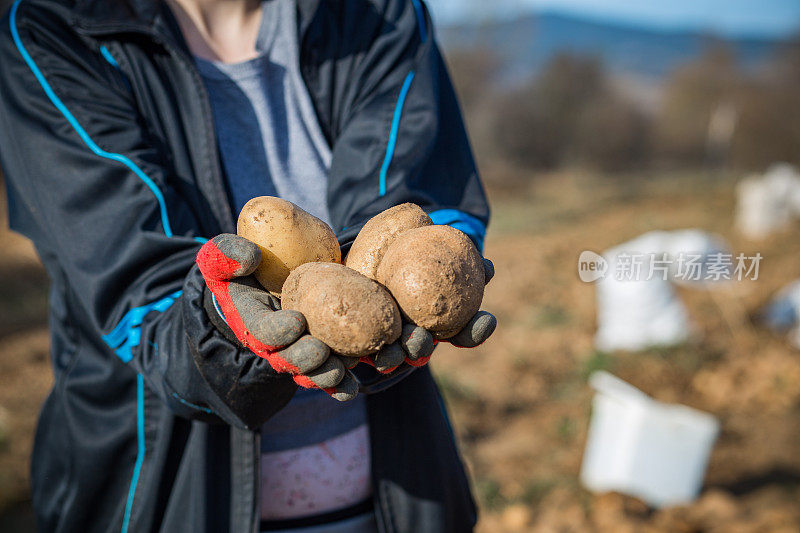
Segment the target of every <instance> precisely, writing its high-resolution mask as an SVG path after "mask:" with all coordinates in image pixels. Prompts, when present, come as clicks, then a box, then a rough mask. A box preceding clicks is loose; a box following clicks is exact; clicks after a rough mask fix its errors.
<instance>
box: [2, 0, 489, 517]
mask: <svg viewBox="0 0 800 533" xmlns="http://www.w3.org/2000/svg"><path fill="white" fill-rule="evenodd" d="M0 95H2V99H0V165H2V168H3V171H4V174H5V179H6V187H7V193H8V202H9V218H10V225H11V227H12V229H14V230H16V231H18V232H20V233H22V234H24V235H26V236H27V237H29V238H30V239H31V240H32V241H33V243H34V244H35V246H36V249H37V252H38V254H39V256H40V257H41V259H42V262H43V264H44V265H45V268H46V269H47V272H48V275H49V277H50V280H51V289H50V297H49V300H50V325H51V337H52V338H51V359H52V366H53V372H54V375H55V383H54V386H53V389H52V391H51V393H50V395H49V397H48V398H47V400H46V402H45V405H44V407H43V409H42V413H41V417H40V420H39V423H38V427H37V432H36V438H35V444H34V450H33V458H32V494H33V505H34V509H35V514H36V518H37V523H38V527H39V529H40V530H41V531H48V532H51V531H54V532H65V531H82V532H83V531H122V532H127V531H156V530H157V531H168V532H176V531H192V532H204V531H207V532H220V531H231V532H244V531H258V530H262V531H268V530H270V531H295V532H311V531H314V532H329V533H330V532H367V531H382V532H412V531H413V532H439V531H468V530H471V529H472V527H473V526H474V524H475V522H476V509H475V505H474V502H473V499H472V496H471V493H470V489H469V484H468V481H467V476H466V474H465V470H464V467H463V465H462V462H461V460H460V458H459V453H458V450H457V447H456V443H455V440H454V436H453V433H452V430H451V428H450V424H449V422H448V418H447V413H446V410H445V407H444V404H443V402H442V398H441V395H440V394H439V391H438V390H437V387H436V384H435V382H434V380H433V378H432V376H431V373H430V371H429V369H428V367H427V366H425V364H424V363H426V362H427V359H428V358H429V357H430V355H431V351H432V349H433V345H434V342H433V338H432V336H431V335H430V333H429V332H426V331H424V330H421V328H416V327H414V326H413V325H409V324H406V325H405V326H404V334H403V335H402V336H401V339H400V340H399V341H398V342H397V343H394V344H392V345H390V346H389V347H386V348H384V349H383V350H382V351H381V352H379V353H378V354H376V355H375V356H374V357H372V358H370V359H368V360H366V361H364V362H362V363H359V364H358V365H356V366H355V367H354V368H352V369H347V368H345V366H352V365H349V364H348V365H345V364H344V362H343V360H342V359H340V358H339V357H338V356H337V355H336V354H332V353H331V352H330V350H329V349H328V348H327V347H326V346H325V345H324V344H322V343H321V342H320V341H318V340H317V339H315V338H313V337H312V336H310V335H309V334H307V332H304V331H303V330H304V327H301V326H304V325H305V323H304V320H303V318H302V315H301V316H299V317H298V316H297V315H296V314H294V315H293V314H292V312H290V311H281V310H280V302H279V301H278V300H276V299H275V298H273V297H270V296H269V295H268V294H267V293H265V292H264V291H263V290H261V289H260V288H259V287H258V286H257V285H256V284H255V283H254V282H253V281H252V279H251V277H250V276H249V274H250V273H251V272H252V270H253V268H254V266H255V264H256V263H257V262H258V260H259V253H258V249H257V247H255V249H254V247H253V245H252V244H251V243H249V242H248V241H244V240H243V239H241V238H239V237H237V236H235V235H234V233H235V215H236V213H237V212H238V210H239V209H240V208H241V207H242V205H243V204H244V203H245V202H246V201H247V200H248V199H250V198H253V197H255V196H260V195H273V196H280V197H282V198H284V199H287V200H289V201H292V202H294V203H296V204H298V205H299V206H300V207H302V208H304V209H306V210H308V211H309V212H310V213H312V214H314V215H315V216H317V217H319V218H321V219H323V220H325V221H326V222H328V223H329V224H330V225H331V227H332V228H333V229H334V231H335V232H336V235H337V238H338V239H339V241H340V243H341V245H342V248H343V251H345V252H346V251H347V249H348V247H349V245H350V243H351V242H352V241H353V239H354V238H355V236H356V235H357V233H358V231H359V229H360V228H361V226H362V225H363V224H364V223H365V222H366V220H368V219H369V218H370V217H372V216H374V215H375V214H377V213H380V212H381V211H383V210H385V209H387V208H389V207H391V206H395V205H398V204H401V203H404V202H414V203H416V204H418V205H420V206H422V207H423V208H424V209H425V211H426V212H428V213H429V215H430V217H431V219H432V220H433V221H434V222H435V223H437V224H449V225H452V226H454V227H456V228H458V229H461V230H462V231H464V232H465V233H467V234H468V235H469V236H470V237H471V238H472V239H473V240H474V241H475V243H476V245H478V246H479V247H480V246H481V245H482V241H483V238H484V235H485V228H486V224H487V222H488V218H489V208H488V205H487V201H486V198H485V195H484V192H483V188H482V185H481V182H480V179H479V176H478V173H477V171H476V168H475V163H474V161H473V157H472V154H471V151H470V147H469V143H468V140H467V135H466V133H465V130H464V126H463V122H462V119H461V116H460V112H459V107H458V103H457V100H456V97H455V95H454V91H453V88H452V85H451V82H450V80H449V78H448V74H447V72H446V68H445V64H444V62H443V59H442V56H441V54H440V52H439V50H438V47H437V45H436V42H435V39H434V36H433V30H432V27H431V20H430V16H429V14H428V11H427V9H426V7H425V5H424V4H423V3H422V2H421V0H336V1H334V0H329V1H326V0H263V1H261V0H169V1H167V2H160V1H158V0H113V1H112V0H105V1H100V0H78V1H76V2H72V1H69V0H16V1H15V2H14V3H13V5H12V6H11V8H10V10H9V11H8V13H7V14H6V15H5V17H4V18H3V21H2V28H0ZM486 269H487V270H486V274H487V275H486V279H487V281H488V279H489V278H490V277H491V273H492V267H491V263H489V262H487V263H486ZM287 317H288V318H289V319H291V320H287ZM290 323H292V324H290ZM298 324H299V325H298ZM494 326H495V320H494V317H492V316H491V315H488V314H486V313H484V312H480V313H478V314H477V315H476V316H475V317H474V319H473V320H472V321H470V323H469V324H468V325H467V327H466V328H465V329H464V330H463V331H462V332H461V333H459V334H458V335H457V336H456V337H455V338H454V339H455V340H454V341H453V343H454V344H456V345H460V346H464V347H470V346H474V345H477V344H479V343H480V342H482V341H484V340H485V339H486V338H487V337H488V336H489V335H490V334H491V333H492V331H493V330H494ZM367 363H369V364H367ZM298 384H299V385H300V387H298ZM331 396H333V398H331ZM334 398H336V399H339V400H349V401H341V402H337V401H335V399H334Z"/></svg>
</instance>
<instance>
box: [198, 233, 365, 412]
mask: <svg viewBox="0 0 800 533" xmlns="http://www.w3.org/2000/svg"><path fill="white" fill-rule="evenodd" d="M260 262H261V250H260V249H259V247H258V246H257V245H256V244H254V243H252V242H250V241H248V240H247V239H245V238H243V237H239V236H237V235H233V234H230V233H224V234H222V235H218V236H216V237H214V238H213V239H212V240H210V241H208V242H206V243H205V244H204V245H203V247H202V248H200V251H199V252H198V253H197V265H198V266H199V268H200V272H201V273H202V274H203V278H204V279H205V282H206V285H207V286H208V288H209V290H210V291H211V293H212V294H213V295H214V300H215V306H218V307H217V311H219V313H218V314H219V316H220V317H221V318H222V319H223V320H224V323H222V324H219V323H218V322H219V321H215V320H212V322H215V325H217V327H218V329H221V330H223V333H225V331H224V329H223V328H224V327H225V326H227V327H228V328H230V330H231V332H232V333H233V335H234V336H235V337H236V339H237V340H238V341H239V343H241V345H242V346H244V347H246V348H248V349H249V350H250V351H252V352H253V353H254V354H256V355H257V356H259V357H261V358H263V359H266V360H267V362H268V363H269V364H270V366H271V367H272V368H273V369H274V370H275V371H276V372H281V373H289V374H291V375H292V377H293V379H294V381H295V383H297V384H298V385H300V386H301V387H305V388H318V389H322V390H324V391H325V392H327V393H328V394H330V395H331V396H333V397H334V398H336V399H337V400H342V401H343V400H349V399H352V398H353V397H355V395H356V393H357V392H358V390H357V389H358V385H357V383H356V381H355V379H354V378H353V376H352V375H351V374H350V373H349V372H347V370H346V369H345V367H344V364H343V363H342V360H341V359H340V358H339V357H337V356H336V355H334V354H331V352H330V349H329V348H328V346H327V345H325V344H324V343H323V342H322V341H320V340H319V339H317V338H315V337H312V336H311V335H308V334H306V335H304V334H303V333H304V332H305V330H306V319H305V317H304V316H303V315H302V314H301V313H299V312H297V311H289V310H281V308H280V302H279V301H278V299H277V298H275V297H274V296H272V295H271V294H269V293H268V292H266V291H265V290H263V289H262V288H261V287H260V285H259V284H258V282H257V281H256V280H255V278H254V277H253V276H251V275H250V274H252V273H253V272H254V271H255V269H256V267H257V266H258V264H259V263H260ZM209 316H213V310H212V311H210V312H209Z"/></svg>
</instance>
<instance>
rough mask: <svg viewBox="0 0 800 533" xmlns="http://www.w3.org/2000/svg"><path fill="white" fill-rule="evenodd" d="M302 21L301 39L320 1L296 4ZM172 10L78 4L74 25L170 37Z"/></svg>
mask: <svg viewBox="0 0 800 533" xmlns="http://www.w3.org/2000/svg"><path fill="white" fill-rule="evenodd" d="M296 3H297V8H298V15H299V17H300V35H305V31H306V29H307V28H308V26H309V25H310V23H311V21H312V19H313V18H314V15H315V14H316V11H317V9H318V8H319V4H320V2H319V0H296ZM167 10H168V8H167V6H166V5H164V0H76V1H75V6H74V7H73V9H72V13H73V20H72V23H73V25H74V26H75V27H76V28H78V29H79V30H81V31H82V32H83V33H88V34H92V35H96V34H104V33H116V32H124V31H143V32H147V33H151V34H152V33H158V32H159V30H161V31H162V32H164V31H166V32H167V33H169V26H170V24H169V22H167V21H166V20H165V19H168V18H170V15H166V16H165V11H167Z"/></svg>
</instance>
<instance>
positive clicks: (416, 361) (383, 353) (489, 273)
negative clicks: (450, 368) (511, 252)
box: [356, 258, 497, 391]
mask: <svg viewBox="0 0 800 533" xmlns="http://www.w3.org/2000/svg"><path fill="white" fill-rule="evenodd" d="M483 272H484V278H485V283H486V284H488V283H489V281H490V280H491V279H492V278H493V277H494V264H492V262H491V261H489V260H488V259H485V258H484V259H483ZM496 327H497V319H496V318H495V317H494V315H492V314H491V313H489V312H486V311H478V312H477V313H475V316H473V317H472V318H471V319H470V321H469V322H468V323H467V325H466V326H464V328H463V329H462V330H461V331H459V332H458V333H456V334H455V335H454V336H452V337H450V338H449V339H446V340H445V341H444V342H449V343H450V344H452V345H453V346H458V347H459V348H474V347H475V346H478V345H479V344H482V343H483V342H484V341H486V339H488V338H489V336H491V334H492V333H494V330H495V328H496ZM438 342H439V341H438V340H437V339H436V338H435V336H434V334H432V333H431V332H430V331H428V330H426V329H425V328H422V327H420V326H416V325H414V324H412V323H410V322H405V321H404V322H403V331H402V333H401V334H400V338H399V339H397V340H396V341H395V342H393V343H392V344H388V345H386V346H384V347H383V348H382V349H381V350H380V351H379V352H378V353H377V354H375V355H371V356H367V357H362V358H361V359H360V362H363V363H367V364H368V365H370V366H372V367H374V368H375V370H377V371H378V372H379V373H381V374H389V373H391V372H393V371H395V370H397V369H398V368H400V367H401V365H403V366H404V364H405V365H408V366H409V367H412V368H406V369H405V370H406V371H410V370H412V369H413V367H420V366H424V365H426V364H428V361H430V359H431V355H432V354H433V350H434V348H435V347H436V344H437V343H438ZM356 378H357V379H358V380H359V382H360V385H361V389H362V391H363V389H364V388H365V387H370V385H372V384H370V383H367V382H368V381H370V380H369V379H368V378H367V376H365V374H364V373H363V372H356Z"/></svg>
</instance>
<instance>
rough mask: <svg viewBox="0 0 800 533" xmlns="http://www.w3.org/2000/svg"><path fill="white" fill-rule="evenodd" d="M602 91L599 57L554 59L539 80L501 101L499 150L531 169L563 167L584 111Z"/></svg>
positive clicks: (497, 117) (497, 124) (497, 123)
mask: <svg viewBox="0 0 800 533" xmlns="http://www.w3.org/2000/svg"><path fill="white" fill-rule="evenodd" d="M603 87H604V78H603V74H602V69H601V66H600V61H599V60H597V59H596V58H587V57H578V56H573V55H569V54H560V55H557V56H555V57H554V58H553V59H552V60H551V61H550V62H549V63H548V65H547V66H546V67H545V69H544V71H543V72H542V73H541V75H540V76H538V77H537V78H535V79H533V80H531V81H530V82H529V83H526V84H524V85H523V86H522V87H520V88H518V89H515V90H512V91H510V92H508V93H506V94H505V95H503V96H502V97H501V98H500V99H499V101H498V104H497V111H496V114H495V126H494V132H495V142H496V144H497V150H498V152H499V153H501V154H504V155H505V156H507V157H509V158H511V159H512V160H514V161H515V162H517V163H519V164H522V165H524V166H529V167H532V168H553V167H555V166H558V165H560V164H561V163H563V162H564V160H565V158H566V156H567V154H568V149H569V144H570V142H571V141H572V139H573V137H574V132H575V130H576V126H577V123H578V120H579V117H580V114H581V112H582V110H583V108H584V107H585V106H586V104H587V102H588V101H589V100H590V99H591V98H593V97H594V96H596V95H597V94H598V93H599V92H601V91H602V90H603Z"/></svg>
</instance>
